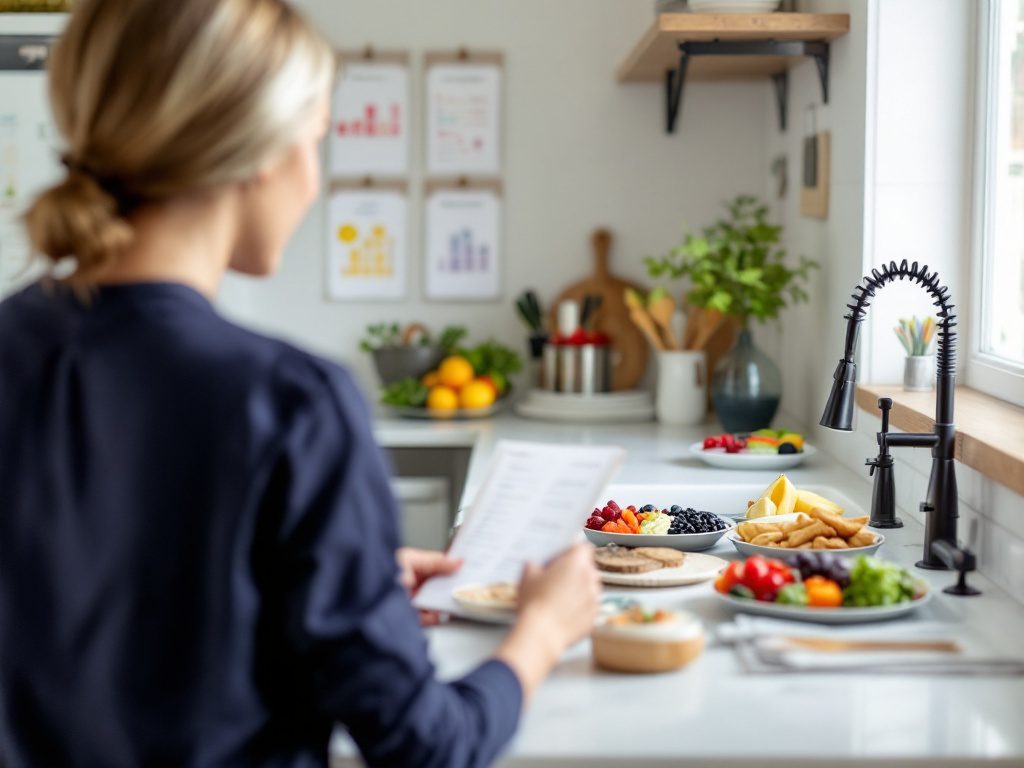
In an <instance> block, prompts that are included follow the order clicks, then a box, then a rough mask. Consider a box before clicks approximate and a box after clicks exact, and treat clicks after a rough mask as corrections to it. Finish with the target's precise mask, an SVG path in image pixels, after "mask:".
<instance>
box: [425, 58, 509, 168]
mask: <svg viewBox="0 0 1024 768" xmlns="http://www.w3.org/2000/svg"><path fill="white" fill-rule="evenodd" d="M500 127H501V68H500V67H499V66H497V65H496V64H440V65H435V66H433V67H431V68H430V70H429V71H428V72H427V170H428V172H429V173H432V174H496V173H499V172H500V171H501V152H500V149H501V130H500Z"/></svg>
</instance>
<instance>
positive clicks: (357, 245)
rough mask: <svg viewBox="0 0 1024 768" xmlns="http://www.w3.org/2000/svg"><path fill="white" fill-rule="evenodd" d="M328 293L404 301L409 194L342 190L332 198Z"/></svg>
mask: <svg viewBox="0 0 1024 768" xmlns="http://www.w3.org/2000/svg"><path fill="white" fill-rule="evenodd" d="M326 227H327V262H326V263H327V276H326V281H327V295H328V297H329V298H331V299H400V298H403V297H404V296H405V292H406V266H407V262H408V256H407V252H408V243H407V211H406V199H405V195H403V194H401V193H399V192H391V191H384V190H342V191H339V192H335V193H334V194H333V195H331V197H330V198H329V199H328V201H327V223H326Z"/></svg>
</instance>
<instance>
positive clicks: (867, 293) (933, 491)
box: [819, 259, 959, 570]
mask: <svg viewBox="0 0 1024 768" xmlns="http://www.w3.org/2000/svg"><path fill="white" fill-rule="evenodd" d="M904 279H907V280H910V281H912V282H915V283H917V284H918V285H920V286H922V287H923V288H924V289H925V290H927V291H928V293H930V294H931V296H932V298H933V299H934V305H935V307H937V311H936V315H937V316H938V318H939V321H938V334H937V335H938V354H937V356H936V386H935V396H936V400H935V429H934V431H933V432H919V433H912V432H908V433H892V432H889V430H888V421H889V419H888V408H889V407H891V406H892V401H891V400H889V399H888V398H883V399H882V400H879V403H878V404H879V408H881V409H882V411H883V417H884V418H883V428H882V431H881V432H879V433H878V447H879V453H878V457H877V458H876V459H874V460H869V461H868V464H869V465H871V467H872V474H873V475H874V479H875V491H874V494H873V496H872V505H871V506H872V509H871V524H872V525H876V524H877V527H890V528H891V527H896V526H898V525H900V523H899V521H898V519H897V518H896V517H895V514H894V512H893V509H894V499H893V495H894V494H893V490H892V487H893V485H892V484H893V480H892V458H891V457H890V456H889V448H893V447H899V446H909V447H915V448H931V449H932V472H931V477H930V479H929V481H928V494H927V498H926V499H925V501H923V502H922V503H921V506H920V509H921V511H922V512H924V513H925V533H924V557H923V558H922V559H921V560H920V562H918V564H917V565H918V567H919V568H931V569H935V570H945V569H947V568H949V567H951V566H952V562H951V560H950V553H951V551H956V552H959V550H957V549H956V547H957V535H956V528H957V518H958V517H959V512H958V507H959V500H958V496H957V487H956V470H955V467H954V463H953V455H954V450H955V448H956V445H955V443H956V430H955V429H954V427H953V387H954V384H955V380H956V331H955V330H954V328H956V315H955V314H953V307H954V305H953V304H952V303H951V302H950V297H949V289H948V288H946V287H945V286H944V285H941V284H940V283H939V275H938V273H937V272H931V273H929V271H928V265H924V266H921V267H919V266H918V264H917V262H916V261H915V262H914V263H913V264H909V265H908V264H907V261H906V259H904V260H903V261H902V262H900V264H898V265H897V264H896V262H895V261H893V262H890V263H889V264H888V265H885V266H883V267H881V268H880V269H873V270H871V274H870V275H866V276H865V277H864V280H863V281H862V282H861V284H860V285H858V286H857V287H856V289H854V293H853V303H851V304H847V308H848V309H849V310H850V311H849V312H848V313H847V314H846V316H845V319H846V321H847V326H846V350H845V353H844V354H843V359H842V360H840V361H839V365H838V366H837V367H836V371H835V374H833V378H834V379H835V381H834V382H833V384H832V392H831V393H830V394H829V397H828V402H827V403H826V404H825V412H824V413H823V414H822V416H821V421H820V422H819V423H820V424H821V426H823V427H828V428H829V429H836V430H840V431H844V432H849V431H851V430H852V429H853V414H854V409H855V407H856V406H855V404H854V396H855V395H856V391H857V363H856V361H855V358H854V353H855V350H856V346H857V336H858V334H859V333H860V324H861V321H863V320H864V317H865V315H866V314H867V309H868V306H869V305H870V301H871V299H872V298H873V297H874V295H875V293H876V292H877V291H878V290H879V289H880V288H882V286H884V285H886V284H887V283H891V282H894V281H895V280H904Z"/></svg>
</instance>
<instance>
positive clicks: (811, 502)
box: [793, 490, 843, 517]
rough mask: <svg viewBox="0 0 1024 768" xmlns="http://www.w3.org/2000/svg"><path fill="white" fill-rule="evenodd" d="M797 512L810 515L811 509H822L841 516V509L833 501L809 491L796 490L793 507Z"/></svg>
mask: <svg viewBox="0 0 1024 768" xmlns="http://www.w3.org/2000/svg"><path fill="white" fill-rule="evenodd" d="M793 508H794V510H795V511H797V512H807V513H810V511H811V510H812V509H815V508H817V509H824V510H827V511H828V512H831V513H832V514H834V515H839V516H840V517H842V516H843V508H842V507H840V506H839V505H838V504H836V503H835V502H834V501H830V500H829V499H826V498H825V497H824V496H819V495H818V494H816V493H813V492H811V491H803V490H798V491H797V492H796V504H795V506H794V507H793Z"/></svg>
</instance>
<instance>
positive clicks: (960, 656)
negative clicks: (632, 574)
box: [718, 614, 1024, 675]
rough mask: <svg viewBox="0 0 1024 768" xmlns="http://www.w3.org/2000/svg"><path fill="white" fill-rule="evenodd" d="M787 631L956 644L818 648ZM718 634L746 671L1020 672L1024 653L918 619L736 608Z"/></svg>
mask: <svg viewBox="0 0 1024 768" xmlns="http://www.w3.org/2000/svg"><path fill="white" fill-rule="evenodd" d="M789 637H823V638H828V639H830V640H877V641H908V642H914V641H950V642H953V643H956V645H957V646H958V650H957V651H956V652H953V653H950V652H940V651H921V650H914V651H903V650H886V651H865V650H849V651H820V650H815V649H811V648H804V647H797V646H793V645H790V644H788V643H787V642H786V638H789ZM718 639H719V640H720V641H721V642H723V643H728V644H731V645H733V647H734V648H735V650H736V654H737V656H738V657H739V659H740V662H741V663H742V664H743V666H744V668H745V669H746V670H747V671H748V672H801V673H811V672H829V673H838V672H849V673H857V674H864V673H870V674H900V675H907V674H928V675H939V674H942V675H996V674H998V675H1024V657H1021V658H1013V657H1004V656H999V655H997V654H996V653H995V651H994V650H993V649H992V648H991V646H990V645H989V644H988V643H986V642H985V640H984V638H982V637H981V636H980V635H979V634H978V633H977V632H975V631H973V630H971V629H970V628H968V627H966V626H964V625H961V624H952V623H944V622H926V621H919V622H903V623H899V624H893V623H891V622H884V623H880V624H871V625H859V626H856V627H834V626H821V625H812V624H807V623H802V622H795V621H785V620H781V619H767V618H760V617H758V618H755V617H752V616H747V615H745V614H738V615H737V616H736V620H735V621H734V622H732V623H730V624H724V625H722V626H721V627H719V630H718Z"/></svg>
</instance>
